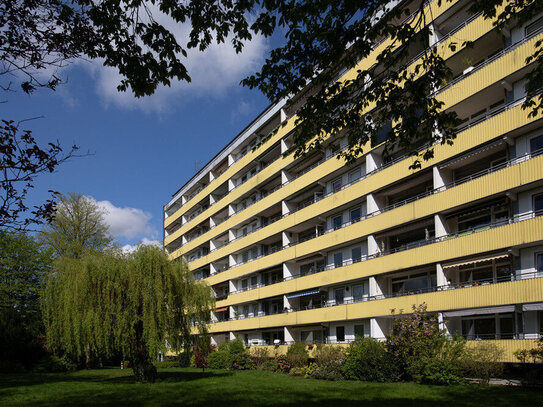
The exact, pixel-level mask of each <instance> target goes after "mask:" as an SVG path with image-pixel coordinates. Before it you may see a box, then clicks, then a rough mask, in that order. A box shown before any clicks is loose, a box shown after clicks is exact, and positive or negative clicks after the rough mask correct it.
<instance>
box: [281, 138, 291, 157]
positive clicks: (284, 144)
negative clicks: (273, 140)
mask: <svg viewBox="0 0 543 407" xmlns="http://www.w3.org/2000/svg"><path fill="white" fill-rule="evenodd" d="M289 144H290V143H287V142H286V140H285V139H281V154H284V153H286V152H287V151H288V149H289V148H290V145H289Z"/></svg>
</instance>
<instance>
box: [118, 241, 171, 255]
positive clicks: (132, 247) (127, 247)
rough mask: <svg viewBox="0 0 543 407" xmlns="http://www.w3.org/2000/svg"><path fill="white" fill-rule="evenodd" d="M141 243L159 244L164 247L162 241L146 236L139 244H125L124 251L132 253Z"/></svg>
mask: <svg viewBox="0 0 543 407" xmlns="http://www.w3.org/2000/svg"><path fill="white" fill-rule="evenodd" d="M140 245H144V246H146V245H152V246H158V247H162V243H161V242H159V241H158V240H151V239H147V238H146V237H144V238H143V240H142V241H141V242H140V243H138V244H134V245H132V244H125V245H124V246H123V247H122V251H123V252H124V253H132V252H133V251H135V250H136V249H137V248H138V246H140Z"/></svg>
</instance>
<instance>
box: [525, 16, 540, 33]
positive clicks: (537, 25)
mask: <svg viewBox="0 0 543 407" xmlns="http://www.w3.org/2000/svg"><path fill="white" fill-rule="evenodd" d="M542 28H543V17H541V18H539V19H537V20H535V21H534V22H533V23H532V24H530V25H527V26H526V28H525V30H524V34H525V35H526V37H529V36H530V35H532V34H535V33H536V32H538V31H539V30H541V29H542Z"/></svg>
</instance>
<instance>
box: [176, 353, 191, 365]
mask: <svg viewBox="0 0 543 407" xmlns="http://www.w3.org/2000/svg"><path fill="white" fill-rule="evenodd" d="M190 359H191V358H190V353H189V352H187V351H184V352H181V353H180V354H179V355H178V356H177V363H178V364H179V367H189V366H190V365H191V360H190Z"/></svg>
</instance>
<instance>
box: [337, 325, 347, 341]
mask: <svg viewBox="0 0 543 407" xmlns="http://www.w3.org/2000/svg"><path fill="white" fill-rule="evenodd" d="M336 341H337V342H345V327H344V326H336Z"/></svg>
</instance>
